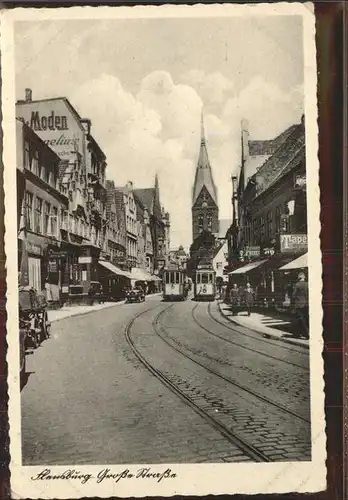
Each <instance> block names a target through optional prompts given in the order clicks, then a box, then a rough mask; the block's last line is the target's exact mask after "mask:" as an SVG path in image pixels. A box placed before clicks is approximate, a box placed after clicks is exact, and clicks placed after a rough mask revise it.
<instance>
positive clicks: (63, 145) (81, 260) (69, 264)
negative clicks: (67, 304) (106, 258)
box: [16, 89, 107, 300]
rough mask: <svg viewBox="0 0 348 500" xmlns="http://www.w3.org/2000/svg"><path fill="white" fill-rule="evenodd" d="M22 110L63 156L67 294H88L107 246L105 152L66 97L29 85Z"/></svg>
mask: <svg viewBox="0 0 348 500" xmlns="http://www.w3.org/2000/svg"><path fill="white" fill-rule="evenodd" d="M16 115H17V117H18V118H20V119H21V120H22V121H24V122H25V123H26V125H27V126H28V127H29V128H31V129H32V130H33V131H34V132H35V133H36V134H37V135H38V136H39V137H40V138H41V140H42V141H43V142H44V143H45V144H46V145H47V146H48V147H50V148H51V149H52V150H53V151H54V152H55V153H56V155H57V156H58V157H59V158H60V163H59V190H60V191H61V192H62V193H63V194H65V195H66V196H67V197H68V201H69V203H68V207H65V208H62V209H61V214H60V215H61V217H60V221H61V224H60V231H61V240H62V245H61V250H60V259H61V261H62V265H63V267H64V273H63V277H62V285H61V293H62V295H63V296H64V297H65V299H66V300H69V299H70V298H71V299H79V298H83V297H84V296H88V292H89V289H90V286H91V282H92V281H96V280H97V278H98V276H97V264H98V259H99V257H100V254H101V252H104V253H105V252H107V246H106V243H107V238H106V189H105V169H106V158H105V155H104V153H103V152H102V151H101V149H100V147H99V146H98V144H97V143H96V141H95V140H94V139H93V137H92V135H91V122H90V121H89V120H87V119H82V118H81V116H80V115H79V114H78V112H77V111H76V110H75V109H74V107H73V106H72V105H71V103H70V102H69V100H68V99H67V98H65V97H58V98H51V99H42V100H33V98H32V91H31V90H30V89H26V95H25V100H21V101H18V102H17V104H16Z"/></svg>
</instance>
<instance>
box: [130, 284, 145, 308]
mask: <svg viewBox="0 0 348 500" xmlns="http://www.w3.org/2000/svg"><path fill="white" fill-rule="evenodd" d="M130 302H145V292H144V290H143V289H142V288H131V289H129V290H127V291H126V304H129V303H130Z"/></svg>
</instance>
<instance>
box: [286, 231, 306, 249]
mask: <svg viewBox="0 0 348 500" xmlns="http://www.w3.org/2000/svg"><path fill="white" fill-rule="evenodd" d="M307 246H308V242H307V235H306V234H281V235H280V251H281V252H282V253H287V252H292V253H296V252H302V251H306V250H307Z"/></svg>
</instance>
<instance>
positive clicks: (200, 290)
mask: <svg viewBox="0 0 348 500" xmlns="http://www.w3.org/2000/svg"><path fill="white" fill-rule="evenodd" d="M207 291H208V289H207V287H206V286H205V285H203V286H200V287H199V290H198V293H207Z"/></svg>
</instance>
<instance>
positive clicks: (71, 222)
mask: <svg viewBox="0 0 348 500" xmlns="http://www.w3.org/2000/svg"><path fill="white" fill-rule="evenodd" d="M69 229H70V232H72V233H75V217H74V216H73V215H69Z"/></svg>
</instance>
